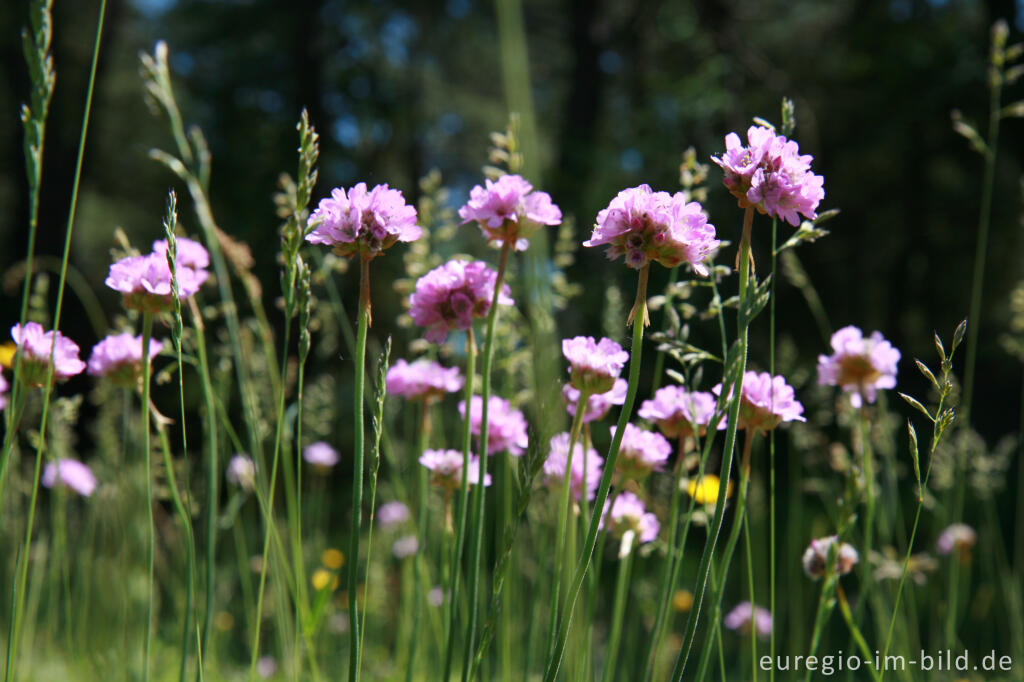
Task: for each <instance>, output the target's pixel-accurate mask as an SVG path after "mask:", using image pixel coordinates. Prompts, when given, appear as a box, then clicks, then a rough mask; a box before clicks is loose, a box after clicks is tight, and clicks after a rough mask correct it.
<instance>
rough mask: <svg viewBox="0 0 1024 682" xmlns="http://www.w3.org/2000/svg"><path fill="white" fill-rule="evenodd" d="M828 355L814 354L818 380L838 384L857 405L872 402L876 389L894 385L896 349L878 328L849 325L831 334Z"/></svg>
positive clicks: (830, 384)
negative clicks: (868, 332)
mask: <svg viewBox="0 0 1024 682" xmlns="http://www.w3.org/2000/svg"><path fill="white" fill-rule="evenodd" d="M832 351H833V353H832V355H819V356H818V383H819V384H821V385H822V386H840V387H842V389H843V390H844V391H847V392H848V393H849V394H850V404H852V405H853V406H854V407H860V406H861V405H863V403H864V401H865V400H866V401H867V402H869V403H873V402H875V399H876V397H877V395H878V389H889V388H895V387H896V368H897V365H898V364H899V361H900V352H899V351H898V350H896V349H895V348H893V347H892V344H891V343H889V342H888V341H886V340H885V338H884V337H883V336H882V334H881V332H877V331H876V332H872V334H871V336H869V337H867V338H865V337H864V333H863V332H862V331H861V330H860V329H858V328H857V327H854V326H853V325H850V326H847V327H843V328H842V329H840V330H839V331H837V332H836V333H835V334H833V335H832Z"/></svg>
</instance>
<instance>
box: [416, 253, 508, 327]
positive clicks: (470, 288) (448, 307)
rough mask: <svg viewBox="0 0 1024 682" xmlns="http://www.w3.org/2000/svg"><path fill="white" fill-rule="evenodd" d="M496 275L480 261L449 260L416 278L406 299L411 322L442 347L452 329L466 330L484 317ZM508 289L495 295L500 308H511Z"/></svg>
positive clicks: (506, 287)
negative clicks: (424, 328)
mask: <svg viewBox="0 0 1024 682" xmlns="http://www.w3.org/2000/svg"><path fill="white" fill-rule="evenodd" d="M497 281H498V273H496V272H495V271H494V270H492V269H491V268H489V267H487V264H486V263H484V262H482V261H472V262H470V261H462V260H450V261H448V262H447V263H445V264H444V265H441V266H439V267H436V268H434V269H433V270H431V271H430V272H428V273H427V274H425V275H423V277H420V278H419V280H417V282H416V290H415V291H414V292H413V294H412V295H411V296H410V297H409V306H410V310H409V314H410V315H411V316H412V321H413V322H415V323H416V324H417V325H419V326H420V327H426V332H425V333H424V334H423V336H424V337H425V338H426V339H427V341H430V342H431V343H438V344H440V343H444V340H445V338H447V336H448V332H449V331H451V330H452V329H458V330H460V331H466V330H468V329H469V328H470V327H471V326H472V324H473V320H474V319H480V318H482V317H484V316H486V315H487V312H488V311H489V310H490V309H491V299H492V298H494V286H495V283H496V282H497ZM509 292H510V290H509V288H508V285H504V286H502V288H501V293H500V294H499V295H498V303H499V304H500V305H512V304H513V303H515V301H513V300H512V298H511V297H510V296H509Z"/></svg>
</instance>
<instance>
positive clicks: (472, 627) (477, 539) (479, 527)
mask: <svg viewBox="0 0 1024 682" xmlns="http://www.w3.org/2000/svg"><path fill="white" fill-rule="evenodd" d="M513 243H514V242H513V240H511V239H506V240H505V241H504V242H503V243H502V247H501V256H500V259H499V261H498V275H497V278H496V279H495V281H494V294H493V296H492V298H491V308H490V310H488V311H487V331H486V336H485V338H484V361H483V367H482V368H481V370H482V373H483V386H482V387H481V394H480V400H481V408H480V473H479V476H480V480H479V483H478V485H477V486H476V489H475V490H474V491H473V500H474V503H475V504H474V509H473V526H474V528H473V558H472V560H471V562H470V566H471V567H472V571H471V572H470V574H469V629H468V630H467V634H466V646H465V649H464V650H463V660H462V680H463V682H466V680H468V679H469V671H470V666H471V664H472V661H473V648H474V647H473V644H474V642H475V641H476V626H477V619H478V618H479V615H480V613H479V612H480V608H479V602H480V594H479V593H480V564H481V563H482V561H483V559H482V555H483V544H484V499H485V498H486V491H487V486H486V485H484V479H485V478H486V476H487V459H488V457H487V451H488V449H489V447H488V408H489V403H490V399H491V364H492V362H493V360H494V325H495V322H496V321H497V319H498V298H499V297H500V296H501V287H502V285H503V284H504V282H505V270H506V269H507V267H508V256H509V253H511V251H512V245H513ZM470 407H471V406H470V404H469V403H466V421H467V422H469V421H470V412H471V410H470Z"/></svg>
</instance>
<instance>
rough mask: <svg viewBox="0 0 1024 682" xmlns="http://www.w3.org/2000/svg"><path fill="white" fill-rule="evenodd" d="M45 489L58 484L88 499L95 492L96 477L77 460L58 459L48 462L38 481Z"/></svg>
mask: <svg viewBox="0 0 1024 682" xmlns="http://www.w3.org/2000/svg"><path fill="white" fill-rule="evenodd" d="M40 481H41V482H42V484H43V485H44V486H46V487H47V488H52V487H54V486H55V485H57V484H58V483H59V484H61V485H64V486H66V487H67V488H69V489H71V490H74V491H75V492H76V493H78V494H79V495H81V496H82V497H89V496H90V495H92V493H93V491H94V490H96V477H95V476H94V475H93V473H92V469H90V468H89V467H88V465H86V464H83V463H82V462H79V461H78V460H77V459H58V460H56V461H53V462H48V463H47V465H46V467H44V468H43V476H42V478H41V479H40Z"/></svg>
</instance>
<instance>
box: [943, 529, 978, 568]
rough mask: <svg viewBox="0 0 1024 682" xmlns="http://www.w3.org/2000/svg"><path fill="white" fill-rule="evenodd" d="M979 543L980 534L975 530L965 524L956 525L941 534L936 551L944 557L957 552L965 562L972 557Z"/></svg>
mask: <svg viewBox="0 0 1024 682" xmlns="http://www.w3.org/2000/svg"><path fill="white" fill-rule="evenodd" d="M977 541H978V534H977V533H975V532H974V529H973V528H971V527H970V526H968V525H967V524H965V523H954V524H953V525H951V526H948V527H947V528H946V529H945V530H944V531H942V533H940V534H939V541H938V542H937V543H936V549H938V552H939V554H943V555H946V554H952V553H953V552H956V554H957V556H958V557H959V558H960V559H961V560H962V561H963V560H966V559H967V558H968V557H969V556H970V553H971V548H972V547H974V543H975V542H977Z"/></svg>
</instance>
